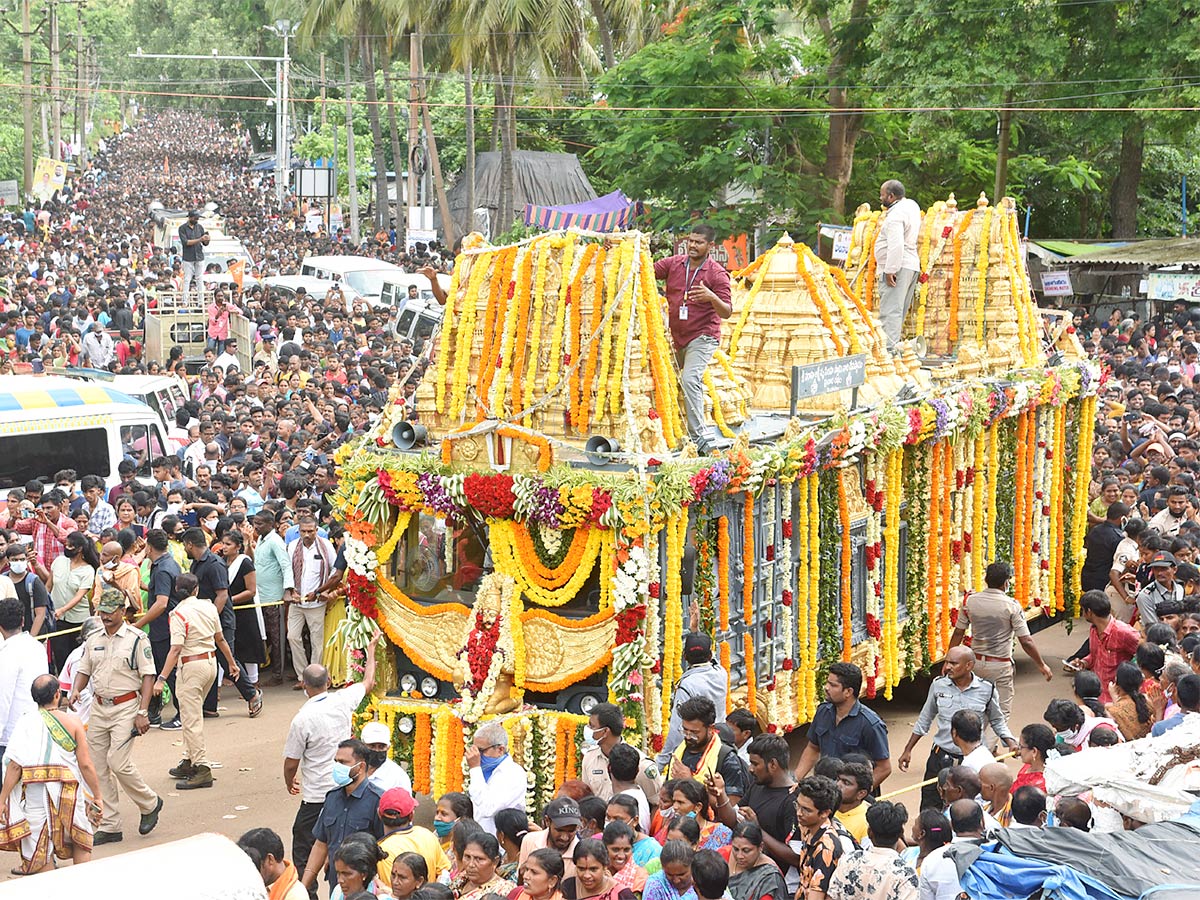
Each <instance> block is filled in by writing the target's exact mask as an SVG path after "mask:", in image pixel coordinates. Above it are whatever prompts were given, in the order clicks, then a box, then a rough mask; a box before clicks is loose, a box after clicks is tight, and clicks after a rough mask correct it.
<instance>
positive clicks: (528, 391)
mask: <svg viewBox="0 0 1200 900" xmlns="http://www.w3.org/2000/svg"><path fill="white" fill-rule="evenodd" d="M563 252H564V253H565V252H566V251H565V249H564V251H563ZM564 258H565V257H564ZM549 259H550V242H549V241H541V242H539V243H538V254H537V264H536V266H535V268H536V275H535V276H534V281H533V315H532V316H531V319H530V322H529V352H528V354H527V355H528V357H529V364H528V365H527V366H526V367H525V403H524V406H525V408H526V409H528V408H529V407H531V406H533V405H534V403H535V400H534V396H533V395H534V389H535V388H536V387H537V383H538V378H537V372H538V363H539V358H540V356H541V352H542V316H543V315H544V314H545V305H546V278H547V276H548V274H549V268H550V266H549ZM513 412H517V410H513ZM529 426H530V419H529V416H528V415H526V416H525V427H526V428H528V427H529Z"/></svg>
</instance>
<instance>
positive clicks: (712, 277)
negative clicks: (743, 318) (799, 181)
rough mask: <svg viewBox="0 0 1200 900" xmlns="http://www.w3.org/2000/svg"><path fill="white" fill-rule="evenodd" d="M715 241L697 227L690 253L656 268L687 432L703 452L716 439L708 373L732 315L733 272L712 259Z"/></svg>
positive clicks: (708, 229) (713, 235) (690, 239)
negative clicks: (708, 405) (707, 403)
mask: <svg viewBox="0 0 1200 900" xmlns="http://www.w3.org/2000/svg"><path fill="white" fill-rule="evenodd" d="M716 237H717V233H716V231H715V230H713V228H712V227H711V226H709V225H696V226H695V227H694V228H693V229H692V231H691V234H689V235H688V238H687V253H686V254H683V255H682V256H670V257H667V258H666V259H660V260H659V261H658V262H656V263H655V264H654V277H655V278H658V279H659V280H662V281H665V282H666V295H667V308H668V310H669V313H670V325H671V337H672V339H673V340H674V341H675V358H676V360H677V361H678V363H679V378H680V381H681V382H682V386H683V402H684V408H685V410H686V412H687V428H688V434H689V435H690V436H691V438H692V440H694V441H695V442H696V446H697V448H698V449H699V450H700V452H701V453H703V452H705V451H706V450H707V449H708V447H709V444H710V443H711V441H712V427H711V426H710V425H709V424H708V418H707V416H706V415H705V412H704V394H705V391H704V370H705V369H707V368H708V364H709V361H710V360H712V357H713V354H714V353H715V352H716V350H717V344H718V342H719V341H720V340H721V320H722V319H728V318H729V316H730V315H731V314H732V313H733V304H732V303H731V302H730V297H729V273H728V272H726V271H725V267H724V266H722V265H721V264H720V263H718V262H717V261H716V260H713V259H711V258H709V255H708V253H709V250H711V249H712V246H713V244H714V243H715V241H716Z"/></svg>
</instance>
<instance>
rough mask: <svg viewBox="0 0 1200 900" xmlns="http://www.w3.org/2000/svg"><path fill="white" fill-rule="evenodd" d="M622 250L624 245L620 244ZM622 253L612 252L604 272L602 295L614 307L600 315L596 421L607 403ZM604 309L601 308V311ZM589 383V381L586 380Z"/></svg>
mask: <svg viewBox="0 0 1200 900" xmlns="http://www.w3.org/2000/svg"><path fill="white" fill-rule="evenodd" d="M621 249H622V251H623V250H624V245H622V248H621ZM623 256H624V253H623V252H621V253H614V254H612V256H611V257H610V258H609V260H608V266H607V268H606V269H605V272H604V286H605V292H604V296H605V298H606V303H605V306H612V307H614V312H613V314H612V315H610V316H602V319H601V321H602V322H603V326H604V327H603V329H602V331H601V334H600V344H599V349H600V381H599V382H598V383H597V384H596V407H595V412H594V421H596V422H598V421H599V420H600V419H601V418H602V417H603V416H604V408H605V406H607V405H608V380H609V369H610V367H611V365H612V363H613V361H614V359H613V350H614V348H613V333H614V332H615V331H616V323H617V311H616V307H617V305H618V304H619V302H620V300H619V298H618V297H617V292H616V289H615V282H616V279H617V275H616V273H617V272H618V271H620V268H621V259H622V257H623ZM604 311H605V310H604V309H602V310H601V312H604ZM588 383H589V384H591V381H590V380H589V382H588Z"/></svg>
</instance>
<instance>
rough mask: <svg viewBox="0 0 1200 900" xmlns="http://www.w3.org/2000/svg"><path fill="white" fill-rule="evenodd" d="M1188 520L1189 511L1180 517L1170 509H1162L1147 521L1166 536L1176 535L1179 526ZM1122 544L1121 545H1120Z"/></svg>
mask: <svg viewBox="0 0 1200 900" xmlns="http://www.w3.org/2000/svg"><path fill="white" fill-rule="evenodd" d="M1186 521H1187V513H1184V514H1183V515H1182V516H1180V517H1179V518H1176V517H1175V516H1173V515H1171V510H1170V509H1160V510H1159V511H1158V512H1157V513H1155V514H1154V515H1153V516H1151V518H1150V521H1149V522H1147V523H1146V524H1148V525H1149V526H1150V527H1151V528H1153V529H1154V530H1155V531H1158V532H1160V533H1162V534H1163V535H1164V536H1166V537H1176V536H1177V535H1178V534H1179V528H1180V526H1181V525H1183V523H1184V522H1186ZM1118 546H1120V545H1118Z"/></svg>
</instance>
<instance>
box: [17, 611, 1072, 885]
mask: <svg viewBox="0 0 1200 900" xmlns="http://www.w3.org/2000/svg"><path fill="white" fill-rule="evenodd" d="M1085 628H1086V626H1085V625H1083V624H1082V622H1079V623H1077V627H1076V628H1075V630H1074V631H1073V632H1072V633H1071V634H1070V635H1068V634H1067V631H1066V628H1065V627H1064V626H1063V625H1061V624H1060V625H1055V626H1053V627H1051V628H1048V629H1046V630H1044V631H1042V632H1041V633H1040V634H1038V635H1037V636H1036V640H1037V643H1038V645H1039V647H1040V648H1041V651H1042V654H1043V656H1045V657H1046V660H1047V662H1048V663H1049V664H1050V666H1051V668H1052V669H1053V670H1054V671H1055V673H1056V676H1055V679H1054V681H1053V682H1049V683H1047V682H1046V681H1045V680H1044V678H1043V677H1042V676H1041V675H1040V674H1039V673H1038V672H1037V670H1036V669H1035V668H1034V666H1033V664H1032V663H1031V662H1030V661H1029V660H1028V659H1027V658H1026V657H1025V656H1024V654H1021V653H1020V652H1018V666H1017V679H1016V683H1017V697H1016V701H1015V703H1014V708H1015V711H1014V716H1013V718H1014V721H1013V722H1011V723H1010V724H1011V726H1012V729H1013V732H1014V733H1017V732H1018V731H1019V730H1020V728H1021V727H1022V726H1023V725H1026V724H1028V723H1029V722H1032V721H1040V720H1041V713H1042V711H1043V710H1044V709H1045V708H1046V704H1047V703H1048V702H1049V701H1050V700H1051V699H1053V698H1054V697H1066V696H1069V695H1070V683H1069V681H1068V680H1067V678H1066V676H1063V675H1060V674H1057V673H1059V672H1060V671H1061V668H1062V660H1063V659H1064V658H1066V656H1068V655H1069V654H1070V653H1072V652H1074V650H1075V649H1076V648H1077V647H1078V646H1079V644H1080V642H1081V641H1082V640H1083V635H1084V634H1085V631H1084V630H1083V629H1085ZM927 687H928V681H917V682H913V683H909V684H905V685H902V686H901V688H900V689H899V690H898V691H897V693H896V696H895V698H894V699H893V700H892V701H891V702H890V703H885V702H883V701H878V702H872V704H871V705H872V707H873V708H874V709H875V710H876V711H877V712H879V713H880V715H882V716H883V717H884V719H885V721H886V722H887V724H888V729H889V733H890V738H891V747H892V756H893V759H895V758H897V757H899V755H900V752H901V751H902V750H903V749H904V744H905V742H906V741H907V740H908V736H909V734H910V733H911V730H912V724H913V722H914V721H915V720H916V717H917V714H918V712H919V711H920V708H921V704H922V703H923V702H924V699H925V694H926V689H927ZM303 699H304V698H303V694H302V693H301V692H299V691H293V690H291V687H290V685H286V686H283V687H274V688H267V690H266V702H265V705H264V709H263V713H262V715H261V716H260V717H259V718H258V719H255V720H253V721H252V720H250V719H249V717H248V716H247V712H246V706H245V704H244V703H243V702H242V701H241V698H240V697H238V695H237V692H236V691H234V690H233V689H232V688H229V687H226V688H224V689H223V690H222V699H221V705H220V713H221V715H220V718H218V719H208V720H206V721H205V734H206V737H207V741H208V748H209V756H210V758H211V759H212V760H213V761H214V762H215V763H217V764H219V768H214V775H215V776H216V784H215V785H214V786H213V787H211V788H208V789H205V790H199V791H192V792H187V791H177V790H176V789H175V779H173V778H171V777H170V776H169V775H167V770H168V769H169V768H171V767H172V766H173V765H175V764H176V762H177V761H178V760H179V759H180V757H181V755H182V736H181V734H180V732H177V731H175V732H170V731H160V730H157V729H151V730H150V732H149V733H148V734H147V735H145V736H144V737H141V738H138V740H137V749H136V750H135V755H134V758H135V761H136V762H137V765H138V767H139V769H140V770H141V772H142V774H143V776H145V778H146V781H147V782H148V783H149V784H150V786H151V788H153V789H154V790H155V791H158V792H160V794H161V796H162V797H163V800H164V807H163V811H162V816H161V819H160V821H159V825H158V828H157V829H155V831H154V832H153V833H152V834H150V835H148V836H146V837H141V836H139V835H138V833H137V824H138V812H137V809H136V808H135V807H134V805H133V804H132V803H131V802H130V801H129V800H128V799H123V802H122V807H121V809H122V814H123V817H124V824H123V829H124V836H125V839H124V841H122V842H121V843H119V844H108V845H105V846H103V847H100V848H98V849H97V850H96V853H95V858H97V859H103V858H105V857H109V856H113V855H116V854H119V853H125V852H129V851H131V850H137V849H141V848H144V847H149V846H153V845H155V844H161V843H165V842H168V841H175V840H180V839H183V838H187V837H190V836H192V835H195V834H200V833H203V832H217V833H219V834H224V835H227V836H228V837H230V838H233V839H236V838H237V837H238V836H239V835H241V834H242V833H243V832H245V831H248V830H249V829H251V828H257V827H260V826H266V827H269V828H272V829H274V830H275V831H277V832H278V833H279V834H280V835H281V836H283V838H284V845H285V847H287V848H288V849H289V851H290V849H291V826H292V819H293V817H294V815H295V812H296V809H297V807H298V805H299V798H298V797H293V796H292V795H290V794H289V793H288V792H287V789H286V788H285V787H284V784H283V774H282V771H283V742H284V738H285V737H286V735H287V730H288V725H289V723H290V722H291V719H292V716H293V715H294V714H295V712H296V710H297V709H298V708H299V707H300V705H301V703H302V702H303ZM802 740H803V735H802V733H800V732H794V733H793V736H792V745H793V750H794V751H795V750H796V749H797V748H798V747H799V746H800V745H801V743H802ZM928 750H929V739H928V738H925V739H923V740H922V742H921V744H919V745H918V747H917V749H916V750H915V751H914V753H913V765H912V767H911V768H910V771H909V772H907V773H904V772H900V771H899V770H898V769H894V770H893V774H892V775H891V777H890V778H889V779H888V780H887V781H886V782H885V783H884V791H885V792H890V791H895V790H897V789H900V788H906V787H911V786H913V785H915V784H917V783H918V782H919V781H920V777H921V774H922V772H923V770H924V760H925V756H926V755H927V753H928ZM1010 764H1011V765H1013V767H1014V771H1015V769H1016V764H1015V763H1010ZM421 799H422V803H421V806H420V807H419V809H418V813H417V819H418V822H425V823H426V824H427V823H428V821H429V820H430V819H431V818H432V803H430V802H429V800H428V798H421ZM898 799H902V800H903V801H904V802H906V803H907V804H908V806H909V810H910V813H912V814H915V812H916V811H917V799H918V798H917V793H916V791H910V792H908V793H906V794H904V795H903V796H902V797H901V798H898ZM0 856H4V857H6V859H4V860H3V861H0V881H4V880H8V879H10V878H12V876H11V875H10V874H9V869H10V868H12V866H13V865H16V864H18V863H19V859H18V857H17V854H15V853H7V854H0ZM33 877H36V876H33ZM2 893H3V892H2V891H0V894H2ZM322 896H324V894H322Z"/></svg>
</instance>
